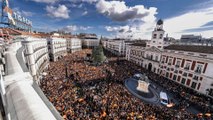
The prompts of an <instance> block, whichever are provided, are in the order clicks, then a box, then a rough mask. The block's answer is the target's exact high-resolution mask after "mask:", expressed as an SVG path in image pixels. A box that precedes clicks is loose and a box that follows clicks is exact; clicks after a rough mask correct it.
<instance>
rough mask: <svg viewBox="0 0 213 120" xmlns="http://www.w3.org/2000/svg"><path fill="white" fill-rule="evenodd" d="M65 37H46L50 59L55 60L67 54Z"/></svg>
mask: <svg viewBox="0 0 213 120" xmlns="http://www.w3.org/2000/svg"><path fill="white" fill-rule="evenodd" d="M66 42H67V41H66V39H63V38H56V37H51V38H48V39H47V44H48V51H49V56H50V61H57V60H58V59H60V58H62V57H63V56H65V55H67V43H66Z"/></svg>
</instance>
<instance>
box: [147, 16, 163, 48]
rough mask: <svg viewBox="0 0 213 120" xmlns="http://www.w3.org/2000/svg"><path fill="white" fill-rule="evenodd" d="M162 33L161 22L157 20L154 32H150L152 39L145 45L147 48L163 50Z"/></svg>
mask: <svg viewBox="0 0 213 120" xmlns="http://www.w3.org/2000/svg"><path fill="white" fill-rule="evenodd" d="M164 33H165V31H164V30H163V20H161V19H160V20H158V22H157V24H156V27H155V29H154V31H153V32H152V39H151V41H149V42H148V43H147V48H149V47H153V46H154V47H156V48H158V49H160V50H162V49H163V47H164V38H163V36H164Z"/></svg>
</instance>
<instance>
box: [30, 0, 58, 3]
mask: <svg viewBox="0 0 213 120" xmlns="http://www.w3.org/2000/svg"><path fill="white" fill-rule="evenodd" d="M31 1H34V2H40V3H55V2H57V1H58V0H31Z"/></svg>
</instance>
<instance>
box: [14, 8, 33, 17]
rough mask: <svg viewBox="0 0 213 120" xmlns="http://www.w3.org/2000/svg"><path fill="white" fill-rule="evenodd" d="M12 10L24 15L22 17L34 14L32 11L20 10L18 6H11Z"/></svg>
mask: <svg viewBox="0 0 213 120" xmlns="http://www.w3.org/2000/svg"><path fill="white" fill-rule="evenodd" d="M13 11H14V12H16V13H17V14H19V15H21V16H24V17H31V16H33V15H34V14H35V13H33V12H29V11H24V10H20V9H19V8H18V7H16V8H13Z"/></svg>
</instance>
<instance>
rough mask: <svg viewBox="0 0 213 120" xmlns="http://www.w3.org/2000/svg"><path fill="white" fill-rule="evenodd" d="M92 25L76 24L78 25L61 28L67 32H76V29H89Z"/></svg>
mask: <svg viewBox="0 0 213 120" xmlns="http://www.w3.org/2000/svg"><path fill="white" fill-rule="evenodd" d="M91 28H92V27H90V26H76V25H69V26H66V27H64V28H62V29H61V30H63V31H66V32H75V31H78V30H83V31H85V30H88V29H91Z"/></svg>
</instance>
